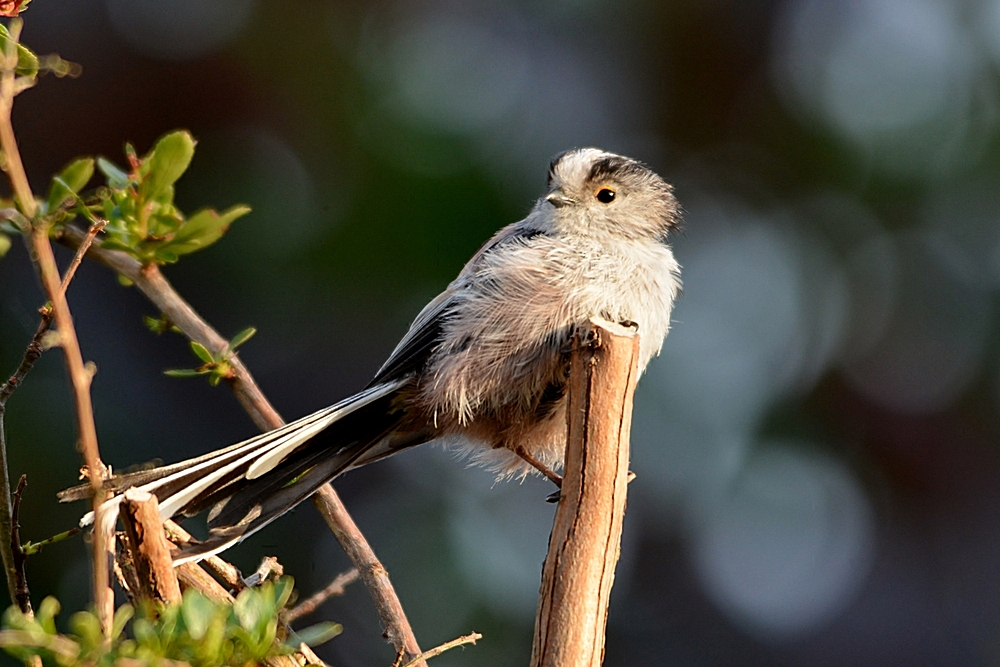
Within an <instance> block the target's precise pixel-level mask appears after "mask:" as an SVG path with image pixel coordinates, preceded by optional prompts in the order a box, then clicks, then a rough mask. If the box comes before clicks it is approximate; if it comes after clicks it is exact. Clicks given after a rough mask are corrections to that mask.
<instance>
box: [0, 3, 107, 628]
mask: <svg viewBox="0 0 1000 667" xmlns="http://www.w3.org/2000/svg"><path fill="white" fill-rule="evenodd" d="M20 28H21V24H20V22H19V21H17V20H13V21H11V24H10V33H11V39H10V40H9V42H8V49H7V52H6V53H4V54H3V74H2V78H0V147H2V148H3V153H4V165H3V166H4V170H5V171H6V172H7V176H8V177H9V179H10V183H11V187H12V189H13V191H14V196H15V198H16V199H17V201H18V203H19V204H20V208H21V210H22V211H23V212H24V215H25V217H26V218H28V219H29V220H31V221H32V225H33V228H32V231H31V234H30V235H29V236H30V238H31V242H32V246H33V249H34V259H35V264H36V266H37V269H38V273H39V276H40V278H41V281H42V286H43V287H44V288H45V292H46V294H48V297H49V299H50V300H51V301H52V308H53V315H54V317H55V323H56V327H57V329H58V331H59V338H60V346H61V347H62V349H63V353H64V355H65V357H66V366H67V368H68V370H69V376H70V383H71V385H72V387H73V397H74V402H75V405H76V417H77V430H78V433H79V437H80V447H81V449H82V450H83V455H84V460H85V462H86V464H87V469H88V470H89V471H90V482H91V484H92V485H93V486H94V498H93V507H94V514H95V516H97V517H98V518H99V517H100V512H99V510H100V505H101V503H102V502H103V501H104V494H103V493H101V492H100V491H101V482H102V479H103V472H104V465H103V464H102V463H101V457H100V452H99V450H98V446H97V427H96V426H95V424H94V413H93V405H92V403H91V398H90V381H91V374H90V372H89V371H88V370H87V368H86V367H85V365H84V363H83V354H82V353H81V351H80V344H79V342H78V340H77V337H76V331H75V329H74V328H73V317H72V315H71V314H70V310H69V305H68V304H67V303H66V295H65V294H64V293H63V291H62V290H61V289H60V282H61V280H60V277H59V268H58V266H57V265H56V260H55V255H54V254H53V253H52V246H51V244H50V243H49V236H48V229H47V228H45V227H44V226H41V225H38V224H37V223H36V221H35V217H36V215H37V213H38V206H37V204H36V203H35V198H34V195H33V194H32V192H31V186H30V185H29V184H28V177H27V175H26V174H25V171H24V165H23V164H22V162H21V154H20V152H19V150H18V147H17V141H16V140H15V138H14V127H13V125H12V124H11V109H12V107H13V104H14V96H15V95H16V94H17V92H18V90H19V89H18V86H17V83H18V82H17V81H16V80H15V72H14V70H15V68H16V66H17V52H16V48H15V45H16V42H17V39H18V36H19V34H20ZM107 543H108V539H107V536H106V535H104V534H103V532H102V531H100V530H95V531H94V603H95V605H96V607H97V612H98V617H99V618H100V619H101V624H102V626H103V627H104V631H105V632H106V633H110V632H111V616H112V613H113V605H114V597H113V594H112V591H111V588H110V587H109V586H108V566H107V565H108V553H107V551H108V550H107Z"/></svg>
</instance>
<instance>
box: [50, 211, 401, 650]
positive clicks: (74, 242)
mask: <svg viewBox="0 0 1000 667" xmlns="http://www.w3.org/2000/svg"><path fill="white" fill-rule="evenodd" d="M83 239H84V232H82V231H81V230H79V229H77V228H75V227H72V226H69V225H67V226H66V227H65V228H64V230H63V232H62V235H61V237H60V239H59V240H60V242H62V243H64V244H65V245H67V246H69V247H71V248H79V247H80V244H81V243H82V242H83ZM87 256H88V257H91V258H93V259H94V260H96V261H98V262H100V263H101V264H104V265H105V266H107V267H109V268H111V269H112V270H114V271H116V272H118V273H119V274H121V275H123V276H125V277H126V278H128V279H129V280H131V281H132V282H133V283H134V284H135V286H136V287H137V288H138V289H139V290H140V291H141V292H142V293H143V294H145V295H146V297H147V298H149V300H150V301H151V302H152V303H153V304H154V305H155V306H156V307H157V308H158V309H159V310H160V312H161V313H163V314H164V315H165V316H166V317H167V319H168V320H170V322H172V323H173V324H174V325H175V326H176V327H177V328H178V329H180V330H181V332H182V333H184V335H186V336H187V337H188V338H189V339H190V340H193V341H196V342H198V343H201V344H202V345H204V346H205V347H206V348H208V350H209V351H211V352H212V353H213V354H218V353H220V352H222V351H223V350H224V349H226V347H227V346H228V341H226V339H224V338H223V337H222V336H221V335H219V333H218V332H217V331H216V330H215V329H213V328H212V327H211V326H210V325H209V324H208V323H207V322H205V320H203V319H202V318H201V316H200V315H198V313H197V312H195V310H194V308H192V307H191V305H190V304H188V303H187V302H186V301H185V300H184V299H183V298H182V297H181V296H180V295H179V294H178V293H177V291H176V290H174V288H173V286H172V285H171V284H170V283H169V282H168V281H167V279H166V277H164V275H163V273H162V272H161V271H160V269H159V268H158V267H157V266H156V265H153V264H150V265H146V266H143V265H142V264H141V263H140V262H138V261H137V260H136V259H134V258H133V257H130V256H129V255H127V254H125V253H124V252H120V251H117V250H105V249H103V248H101V247H100V241H95V242H94V244H93V245H92V246H91V247H90V249H89V250H88V251H87ZM229 363H230V365H231V366H232V368H233V376H232V377H231V378H230V379H229V384H230V387H231V388H232V390H233V393H234V394H235V396H236V399H237V400H238V401H239V402H240V405H242V406H243V409H244V410H246V412H247V414H248V415H250V418H251V419H252V420H253V421H254V423H255V424H257V426H258V428H260V429H261V430H264V431H267V430H270V429H274V428H278V427H279V426H282V425H284V423H285V422H284V420H283V419H282V418H281V415H279V414H278V412H277V410H275V409H274V407H273V406H272V405H271V403H270V402H269V401H268V400H267V397H265V396H264V393H263V392H262V391H261V390H260V387H258V386H257V383H256V381H255V380H254V378H253V376H252V375H251V374H250V371H249V370H248V369H247V367H246V366H244V365H243V362H242V361H241V360H240V358H239V355H238V354H236V353H233V354H231V355H230V356H229ZM313 503H314V504H315V505H316V507H317V508H318V509H319V511H320V514H322V515H323V518H324V519H325V520H326V522H327V525H328V526H330V530H331V531H333V533H334V535H335V536H336V537H337V540H338V541H339V542H340V545H341V546H342V547H343V549H344V551H345V553H347V555H348V557H349V558H350V559H351V562H352V563H353V564H354V566H355V567H356V568H357V569H358V571H359V573H360V576H361V579H362V580H363V581H364V582H365V586H367V587H368V591H369V593H370V594H371V596H372V599H373V600H374V601H375V607H376V609H377V610H378V613H379V618H380V619H381V621H382V625H383V627H384V628H385V634H386V637H387V638H388V639H389V641H390V642H392V645H393V646H394V647H395V648H396V650H397V651H398V650H400V649H402V650H405V651H406V653H407V655H409V656H413V655H418V654H419V653H420V646H419V644H417V640H416V637H415V636H414V634H413V630H412V628H411V627H410V622H409V621H408V620H407V618H406V614H405V613H404V612H403V606H402V604H400V602H399V597H398V596H397V595H396V591H395V589H394V588H393V587H392V583H391V582H390V581H389V575H388V573H387V572H386V570H385V568H384V567H382V564H381V563H380V562H379V561H378V558H376V557H375V553H374V551H373V550H372V548H371V545H369V544H368V541H367V540H366V539H365V537H364V535H363V534H362V533H361V531H360V530H359V529H358V527H357V525H356V524H355V523H354V520H353V519H351V516H350V514H349V513H348V512H347V509H346V508H345V507H344V504H343V502H342V501H341V500H340V497H339V496H338V495H337V492H336V491H334V489H333V486H331V485H330V484H326V485H324V486H322V487H320V489H319V491H317V493H316V494H315V495H314V496H313ZM418 664H419V663H418Z"/></svg>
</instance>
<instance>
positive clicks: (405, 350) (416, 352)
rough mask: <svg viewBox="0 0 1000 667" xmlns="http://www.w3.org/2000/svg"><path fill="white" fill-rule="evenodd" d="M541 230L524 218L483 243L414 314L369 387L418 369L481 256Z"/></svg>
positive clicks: (439, 334)
mask: <svg viewBox="0 0 1000 667" xmlns="http://www.w3.org/2000/svg"><path fill="white" fill-rule="evenodd" d="M543 233H544V232H542V231H541V230H538V229H535V228H532V227H529V226H528V225H527V224H526V221H525V220H522V221H521V222H516V223H514V224H512V225H508V226H506V227H504V228H503V229H501V230H500V231H498V232H497V233H496V234H494V235H493V238H491V239H490V240H489V241H487V242H486V243H485V244H483V247H482V248H480V249H479V250H478V251H477V252H476V254H475V255H473V256H472V259H470V260H469V261H468V262H467V263H466V265H465V267H464V268H463V269H462V271H461V273H459V274H458V277H457V278H456V279H455V280H454V281H452V283H451V284H450V285H448V289H446V290H445V291H443V292H441V293H440V294H438V295H437V296H436V297H434V298H433V299H432V300H431V301H430V303H428V304H427V305H426V306H424V307H423V309H422V310H421V311H420V312H419V313H418V314H417V316H416V318H415V319H414V320H413V323H412V324H411V325H410V328H409V330H408V331H407V332H406V335H404V336H403V338H402V340H400V341H399V343H398V344H397V345H396V349H394V350H393V351H392V354H390V355H389V358H388V359H386V361H385V363H384V364H382V368H380V369H379V370H378V372H377V373H376V374H375V377H374V378H373V379H372V381H371V383H370V384H369V385H368V386H369V387H372V386H375V385H378V384H380V383H382V382H388V381H391V380H396V379H399V378H402V377H403V376H405V375H408V374H409V373H412V372H413V371H416V370H419V369H420V368H421V367H422V366H423V364H424V363H425V362H426V361H427V358H428V357H429V356H430V354H431V352H433V350H434V348H435V347H436V346H437V344H438V342H439V341H440V340H441V336H442V334H443V332H444V325H445V324H446V323H447V321H448V315H449V312H450V310H451V309H452V308H453V307H454V306H455V305H456V303H457V301H458V300H459V298H460V296H461V292H462V290H463V289H464V288H465V286H466V284H467V283H468V281H469V280H470V279H471V278H473V276H474V274H475V272H476V268H477V267H478V266H479V264H480V263H481V262H482V259H483V258H484V257H485V256H486V255H488V254H490V253H492V252H496V250H497V249H498V248H500V247H501V246H505V245H507V244H508V243H526V242H528V241H530V240H531V239H533V238H535V237H536V236H539V235H541V234H543Z"/></svg>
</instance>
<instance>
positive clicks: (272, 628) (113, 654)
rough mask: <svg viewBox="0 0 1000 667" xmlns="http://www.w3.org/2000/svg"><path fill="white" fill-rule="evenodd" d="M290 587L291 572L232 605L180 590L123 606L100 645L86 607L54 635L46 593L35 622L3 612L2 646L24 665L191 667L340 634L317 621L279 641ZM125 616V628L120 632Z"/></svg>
mask: <svg viewBox="0 0 1000 667" xmlns="http://www.w3.org/2000/svg"><path fill="white" fill-rule="evenodd" d="M292 585H293V582H292V579H291V578H290V577H282V578H281V579H279V580H278V581H276V582H273V583H272V582H266V583H264V584H262V585H261V586H259V587H256V588H247V589H244V590H243V591H242V592H241V593H240V594H239V596H238V597H237V598H236V602H235V603H234V604H233V605H232V606H230V605H227V604H221V603H217V602H213V601H212V600H209V599H208V598H207V597H205V596H204V595H202V594H201V593H199V592H197V591H195V590H191V589H189V590H187V591H185V592H184V599H183V601H182V602H181V604H179V605H170V606H166V607H163V606H159V607H154V606H152V605H147V606H142V607H140V608H139V610H138V613H136V612H135V610H133V608H132V607H130V606H128V605H124V606H122V607H120V608H119V609H118V611H117V612H116V613H115V618H114V626H113V630H112V637H111V641H110V643H105V641H104V636H103V634H102V633H101V627H100V622H99V621H98V619H97V616H96V615H95V614H93V613H92V612H89V611H86V612H77V613H76V614H73V615H72V616H71V617H70V620H69V626H70V631H69V632H68V633H65V634H60V633H59V632H58V631H57V629H56V624H55V616H56V614H58V613H59V603H58V602H56V600H55V599H54V598H46V599H45V600H43V601H42V604H41V605H40V606H39V609H38V613H37V615H36V616H35V618H34V619H29V618H27V617H26V616H25V615H24V614H22V613H21V612H20V611H18V610H17V608H16V607H11V608H10V609H8V610H7V612H6V613H5V614H4V617H3V630H2V631H0V646H2V647H3V649H4V650H5V651H7V653H9V654H10V655H12V656H14V657H15V658H17V659H19V660H21V661H22V662H25V663H26V664H27V662H28V660H29V659H30V658H31V657H32V656H35V655H37V656H41V658H42V661H43V662H44V663H45V664H46V665H59V666H60V667H76V666H77V665H81V666H82V665H95V666H97V667H104V666H110V665H113V664H115V663H116V662H117V661H118V660H120V659H128V660H136V661H138V662H139V663H141V664H145V665H162V664H163V662H162V661H163V660H177V661H183V662H186V663H188V664H190V665H193V666H194V667H220V666H222V665H234V666H235V665H248V664H255V663H260V662H261V661H263V660H264V659H265V658H268V657H270V656H274V655H281V654H288V653H292V652H293V651H294V648H293V647H294V646H298V645H299V644H300V643H302V642H304V643H306V644H309V645H311V646H315V645H317V644H321V643H323V642H325V641H328V640H329V639H332V638H333V637H335V636H337V635H338V634H340V632H341V626H340V625H338V624H335V623H321V624H319V625H316V626H313V627H310V628H307V629H305V630H303V631H302V632H301V633H299V634H293V636H292V637H291V638H289V639H288V640H287V641H285V642H283V641H276V640H277V638H278V633H279V625H280V623H279V613H280V612H281V610H282V608H284V606H285V604H286V603H287V602H288V600H289V598H290V597H291V594H292ZM133 615H134V616H135V618H134V619H133ZM129 621H131V632H126V630H127V629H128V625H129Z"/></svg>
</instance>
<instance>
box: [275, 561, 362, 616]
mask: <svg viewBox="0 0 1000 667" xmlns="http://www.w3.org/2000/svg"><path fill="white" fill-rule="evenodd" d="M357 580H358V569H357V568H356V567H355V568H351V569H350V570H348V571H347V572H341V573H340V574H338V575H337V576H336V577H334V579H333V581H331V582H330V583H329V584H327V585H326V588H324V589H323V590H321V591H319V592H317V593H313V594H312V595H310V596H309V597H308V598H306V599H305V600H303V601H302V602H300V603H299V604H297V605H295V608H294V609H290V610H289V611H288V612H287V613H286V614H285V616H284V621H285V623H288V624H289V625H291V624H292V623H294V622H295V621H297V620H299V619H300V618H302V617H303V616H308V615H309V614H311V613H313V612H314V611H316V610H317V609H319V607H320V605H321V604H323V603H324V602H326V601H327V600H329V599H330V598H332V597H334V596H338V595H343V594H344V591H345V590H347V585H348V584H352V583H354V582H355V581H357Z"/></svg>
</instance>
